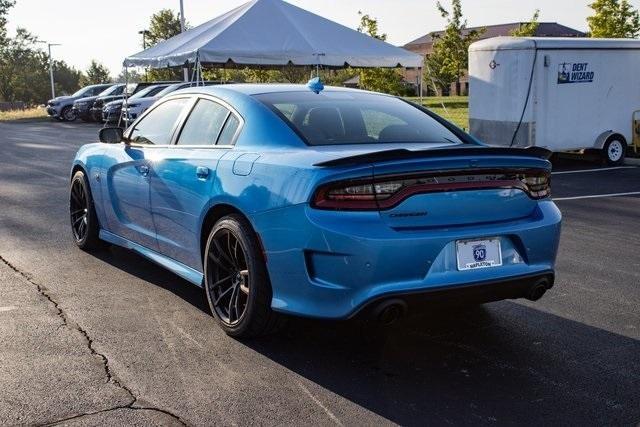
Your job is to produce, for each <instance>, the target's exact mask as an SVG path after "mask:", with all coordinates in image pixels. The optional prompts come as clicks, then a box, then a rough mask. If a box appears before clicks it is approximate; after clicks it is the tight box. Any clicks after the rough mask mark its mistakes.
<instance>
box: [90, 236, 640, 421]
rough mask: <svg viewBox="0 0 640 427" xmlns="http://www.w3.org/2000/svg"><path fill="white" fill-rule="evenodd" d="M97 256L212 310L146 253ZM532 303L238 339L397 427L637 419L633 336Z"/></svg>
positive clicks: (306, 324) (304, 323)
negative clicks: (391, 323) (398, 426)
mask: <svg viewBox="0 0 640 427" xmlns="http://www.w3.org/2000/svg"><path fill="white" fill-rule="evenodd" d="M97 256H98V257H99V258H100V259H101V260H103V261H104V262H107V263H109V264H111V265H113V266H115V267H117V268H119V269H122V270H124V271H126V272H128V273H130V274H132V275H135V276H137V277H139V278H141V279H143V280H145V281H148V282H150V283H152V284H155V285H157V286H159V287H161V288H163V289H166V290H168V291H170V292H173V293H174V294H175V295H177V296H178V297H180V298H182V299H183V300H185V301H187V302H189V303H190V304H192V305H193V306H194V307H196V308H197V309H199V310H202V311H204V312H207V313H208V308H207V303H206V300H205V298H204V293H203V292H202V290H201V289H199V288H197V287H195V286H193V285H190V284H189V283H187V282H186V281H184V280H182V279H180V278H178V277H177V276H175V275H173V274H171V273H168V272H167V271H166V270H164V269H162V268H160V267H158V266H156V265H155V264H152V263H151V262H149V261H147V260H145V259H143V258H142V257H139V256H138V255H136V254H133V253H132V252H130V251H127V250H125V249H121V248H117V247H113V248H111V249H109V250H108V251H105V252H102V253H98V254H97ZM552 292H553V291H552ZM532 307H535V306H531V305H529V304H527V305H524V304H520V303H516V302H511V301H504V302H499V303H494V304H489V305H485V306H475V307H459V308H440V309H434V310H433V311H431V312H429V313H423V314H420V315H418V316H414V317H412V318H409V319H407V320H404V321H402V322H400V323H399V324H397V325H394V326H392V327H381V326H379V325H377V324H375V323H371V322H367V321H365V320H364V319H359V320H356V321H343V322H329V321H319V320H310V319H300V318H295V319H294V318H292V319H290V321H289V322H288V326H287V327H286V328H285V329H284V330H283V331H281V332H280V333H278V334H276V335H273V336H269V337H267V338H263V339H258V340H247V341H243V344H244V345H245V346H246V347H247V348H248V349H251V350H253V351H256V352H258V353H260V354H262V355H264V356H266V357H268V358H270V359H271V360H273V361H275V362H276V363H278V364H280V365H281V366H283V367H285V368H287V369H288V370H290V371H292V372H294V373H296V374H298V375H300V376H302V377H304V378H306V379H307V380H309V381H312V382H313V383H315V384H317V385H319V386H320V387H322V388H324V389H326V390H328V391H330V392H331V393H334V394H336V395H339V396H341V397H342V398H345V399H348V400H349V401H350V402H353V404H356V405H358V406H360V407H362V408H365V409H366V410H368V411H371V412H373V413H376V414H378V415H380V416H381V417H383V418H385V419H387V420H389V421H391V422H394V423H398V424H402V425H425V424H438V425H439V424H454V425H461V424H474V425H475V424H498V423H499V424H525V425H531V424H544V423H561V424H567V423H569V424H576V425H584V424H587V425H593V424H621V423H627V424H630V423H633V422H635V421H637V420H638V419H639V418H640V406H639V405H638V402H639V401H640V374H638V373H639V372H640V357H638V355H639V354H640V341H638V340H635V339H632V338H629V337H624V336H621V335H617V334H614V333H610V332H607V331H605V330H603V329H599V328H596V327H592V326H589V325H586V324H584V323H580V322H576V321H572V320H569V319H565V318H562V317H558V316H555V315H553V314H550V313H546V312H544V311H541V310H538V309H536V308H532ZM212 327H214V323H213V322H212ZM227 339H231V338H227ZM301 392H302V393H311V392H310V391H309V390H306V391H302V390H301ZM318 399H320V398H318ZM325 403H326V405H325V408H326V409H327V410H329V411H331V410H332V408H331V405H330V404H329V403H328V402H325ZM334 409H335V408H334ZM335 416H336V417H337V419H340V413H339V411H338V412H336V414H335ZM341 422H343V423H344V424H361V422H359V420H357V419H343V420H341Z"/></svg>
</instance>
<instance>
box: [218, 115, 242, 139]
mask: <svg viewBox="0 0 640 427" xmlns="http://www.w3.org/2000/svg"><path fill="white" fill-rule="evenodd" d="M239 126H240V120H238V118H237V117H236V116H235V115H233V114H231V115H229V118H228V119H227V123H225V124H224V128H223V129H222V133H221V134H220V138H218V145H231V144H233V142H234V141H233V137H234V136H235V135H236V132H237V131H238V127H239Z"/></svg>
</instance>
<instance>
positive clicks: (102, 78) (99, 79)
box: [80, 59, 111, 86]
mask: <svg viewBox="0 0 640 427" xmlns="http://www.w3.org/2000/svg"><path fill="white" fill-rule="evenodd" d="M110 81H111V74H110V73H109V69H108V68H107V67H105V66H104V65H102V64H101V63H99V62H98V61H96V60H95V59H92V60H91V64H90V65H89V68H87V71H85V73H84V76H82V81H81V82H80V84H81V85H82V86H87V85H95V84H99V83H109V82H110Z"/></svg>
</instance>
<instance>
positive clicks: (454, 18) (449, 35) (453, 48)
mask: <svg viewBox="0 0 640 427" xmlns="http://www.w3.org/2000/svg"><path fill="white" fill-rule="evenodd" d="M437 8H438V11H439V12H440V15H441V16H442V17H443V18H445V19H446V20H447V27H446V29H445V31H444V33H443V34H442V35H436V34H435V33H434V34H432V38H433V39H434V43H433V52H432V53H431V54H429V55H427V57H426V58H425V68H426V73H425V75H424V80H425V83H426V84H427V85H431V86H432V87H433V89H434V90H435V91H436V92H437V91H438V89H440V90H441V91H445V90H448V88H449V87H450V86H451V84H452V83H454V82H455V83H457V86H458V93H460V87H459V86H460V77H462V76H463V74H464V72H465V71H466V70H467V68H468V66H469V56H468V51H469V45H470V44H471V43H473V42H475V41H477V40H478V39H479V38H480V36H481V35H482V33H483V32H484V29H482V30H472V31H470V30H468V29H467V21H466V20H465V19H464V18H463V15H462V4H461V3H460V0H452V1H451V9H452V10H451V12H449V11H448V10H446V9H445V8H444V7H443V6H442V4H441V3H440V2H438V3H437Z"/></svg>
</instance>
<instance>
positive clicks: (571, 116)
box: [469, 37, 640, 164]
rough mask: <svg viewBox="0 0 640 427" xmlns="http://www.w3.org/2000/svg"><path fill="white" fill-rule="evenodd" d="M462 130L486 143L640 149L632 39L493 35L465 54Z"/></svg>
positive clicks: (609, 153) (638, 48)
mask: <svg viewBox="0 0 640 427" xmlns="http://www.w3.org/2000/svg"><path fill="white" fill-rule="evenodd" d="M469 78H470V88H469V126H470V130H471V134H472V135H474V136H475V137H477V138H478V139H480V140H481V141H484V142H486V143H488V144H491V145H494V144H495V145H506V146H514V147H522V146H539V147H544V148H547V149H549V150H551V151H554V152H562V151H582V150H587V149H597V150H601V153H602V155H603V156H604V158H605V159H606V160H607V162H608V163H610V164H620V163H622V162H623V161H624V155H625V153H626V151H627V147H628V146H634V149H636V150H637V149H638V145H639V143H640V111H638V110H640V40H623V39H620V40H615V39H587V38H584V39H583V38H528V37H526V38H516V37H496V38H491V39H486V40H482V41H479V42H477V43H474V44H472V45H471V47H470V48H469Z"/></svg>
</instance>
